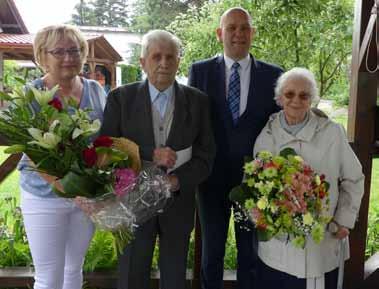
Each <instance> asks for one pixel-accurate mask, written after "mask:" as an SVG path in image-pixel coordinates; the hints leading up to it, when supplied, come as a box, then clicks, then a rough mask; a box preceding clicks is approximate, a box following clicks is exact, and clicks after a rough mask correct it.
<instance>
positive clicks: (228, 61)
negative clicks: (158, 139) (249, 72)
mask: <svg viewBox="0 0 379 289" xmlns="http://www.w3.org/2000/svg"><path fill="white" fill-rule="evenodd" d="M224 59H225V65H226V67H227V68H228V69H232V65H233V63H234V62H238V63H239V65H240V66H241V69H242V70H245V69H246V68H247V67H248V66H249V64H250V61H251V57H250V54H248V55H247V56H246V57H245V58H242V59H240V60H238V61H235V60H233V59H231V58H230V57H228V56H226V55H225V54H224Z"/></svg>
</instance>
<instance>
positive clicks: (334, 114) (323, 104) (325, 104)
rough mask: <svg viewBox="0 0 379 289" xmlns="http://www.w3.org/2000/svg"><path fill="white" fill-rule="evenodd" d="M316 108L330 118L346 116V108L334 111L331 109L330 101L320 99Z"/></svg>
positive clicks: (331, 102)
mask: <svg viewBox="0 0 379 289" xmlns="http://www.w3.org/2000/svg"><path fill="white" fill-rule="evenodd" d="M317 107H318V108H319V109H321V110H322V111H324V112H325V113H326V114H327V115H329V116H330V117H332V118H333V117H337V116H340V115H347V107H342V108H338V109H335V108H333V101H332V100H327V99H321V100H320V103H319V104H318V106H317Z"/></svg>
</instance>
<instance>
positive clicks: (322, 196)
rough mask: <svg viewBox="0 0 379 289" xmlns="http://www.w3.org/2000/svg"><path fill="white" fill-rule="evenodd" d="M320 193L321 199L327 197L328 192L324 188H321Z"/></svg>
mask: <svg viewBox="0 0 379 289" xmlns="http://www.w3.org/2000/svg"><path fill="white" fill-rule="evenodd" d="M318 195H319V197H320V199H321V200H322V199H323V198H325V195H326V192H325V191H324V190H320V191H319V193H318Z"/></svg>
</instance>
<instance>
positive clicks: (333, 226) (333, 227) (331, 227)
mask: <svg viewBox="0 0 379 289" xmlns="http://www.w3.org/2000/svg"><path fill="white" fill-rule="evenodd" d="M339 229H340V225H338V223H337V222H336V221H331V222H330V223H329V225H328V231H329V232H330V233H332V234H336V233H337V232H338V230H339Z"/></svg>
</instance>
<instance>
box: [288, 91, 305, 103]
mask: <svg viewBox="0 0 379 289" xmlns="http://www.w3.org/2000/svg"><path fill="white" fill-rule="evenodd" d="M283 96H284V97H285V98H287V99H293V98H295V97H296V96H297V97H298V98H299V99H300V100H301V101H306V100H309V99H310V98H311V95H310V94H308V93H305V92H300V93H299V94H296V93H295V92H293V91H289V92H285V93H284V94H283Z"/></svg>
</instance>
